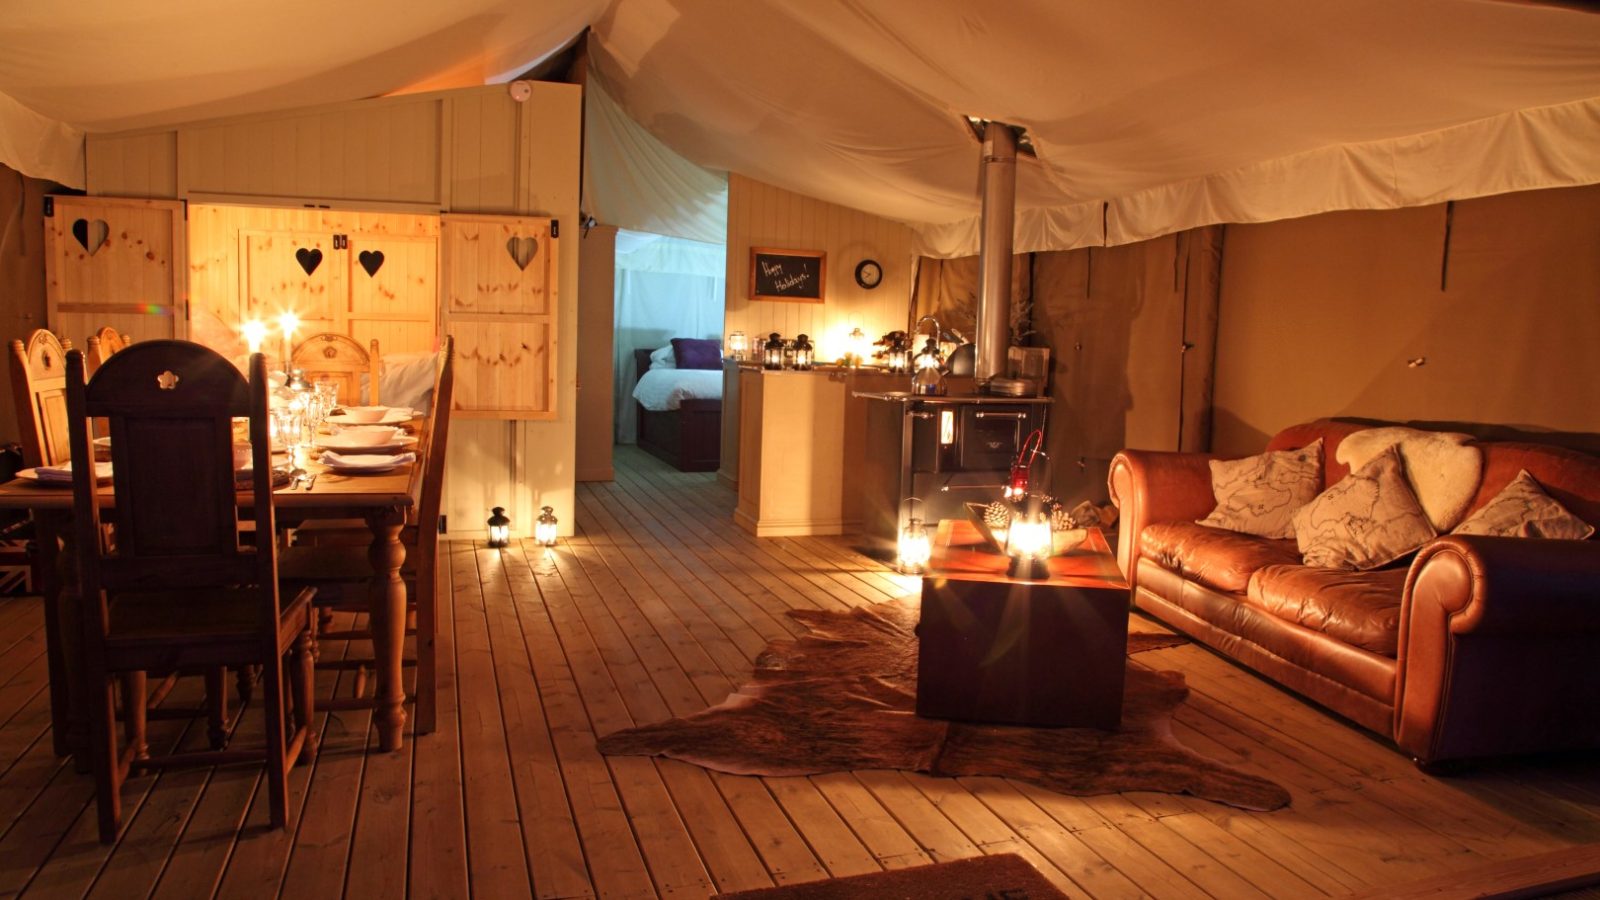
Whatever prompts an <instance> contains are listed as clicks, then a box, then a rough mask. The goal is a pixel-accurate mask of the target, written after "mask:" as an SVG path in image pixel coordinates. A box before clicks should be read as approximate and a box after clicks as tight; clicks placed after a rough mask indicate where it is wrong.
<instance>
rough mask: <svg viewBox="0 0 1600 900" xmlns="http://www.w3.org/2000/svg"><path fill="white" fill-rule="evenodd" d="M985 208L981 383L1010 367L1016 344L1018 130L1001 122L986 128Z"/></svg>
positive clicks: (977, 368) (981, 240) (981, 245)
mask: <svg viewBox="0 0 1600 900" xmlns="http://www.w3.org/2000/svg"><path fill="white" fill-rule="evenodd" d="M981 178H982V192H983V193H982V210H981V216H982V219H981V220H980V222H981V224H980V226H979V227H980V229H981V232H980V235H979V242H978V284H979V294H978V336H977V340H976V342H975V343H976V344H977V347H976V349H977V354H976V356H977V359H976V361H975V371H974V374H975V375H977V381H978V385H979V386H980V388H981V387H982V386H983V385H986V384H988V382H989V380H990V379H991V378H994V377H995V376H996V375H1004V374H1005V370H1006V350H1007V348H1008V347H1009V346H1010V345H1011V247H1012V227H1013V224H1014V223H1015V221H1016V205H1017V133H1016V131H1015V130H1014V129H1013V128H1012V127H1011V126H1010V125H1006V124H1004V123H1002V122H987V123H985V125H984V132H983V168H982V175H981Z"/></svg>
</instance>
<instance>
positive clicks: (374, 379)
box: [289, 331, 383, 406]
mask: <svg viewBox="0 0 1600 900" xmlns="http://www.w3.org/2000/svg"><path fill="white" fill-rule="evenodd" d="M378 361H379V357H378V339H377V338H373V339H372V342H371V344H369V345H368V349H366V350H363V349H361V345H360V344H358V343H356V341H355V339H354V338H350V337H346V336H345V335H342V334H334V333H333V332H331V331H325V332H322V333H321V334H313V335H312V336H310V337H308V338H306V339H305V340H303V341H301V342H300V343H299V344H296V345H295V348H294V351H293V352H292V353H290V354H289V365H290V366H291V367H292V368H296V369H302V370H304V371H305V376H306V380H307V381H309V382H311V383H313V384H315V383H316V382H318V381H332V382H334V383H335V384H337V385H339V402H340V403H341V404H345V405H348V406H360V405H362V404H363V403H366V404H368V405H371V406H377V405H378V404H379V403H382V402H383V401H382V400H380V399H379V396H378V395H379V391H378ZM363 375H365V376H367V384H368V386H369V387H368V391H367V396H366V398H365V399H363V398H362V396H361V376H363Z"/></svg>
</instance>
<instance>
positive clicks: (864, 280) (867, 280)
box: [856, 259, 883, 291]
mask: <svg viewBox="0 0 1600 900" xmlns="http://www.w3.org/2000/svg"><path fill="white" fill-rule="evenodd" d="M881 281H883V267H882V266H880V265H878V261H877V260H875V259H863V260H862V261H861V262H860V264H858V265H857V266H856V284H859V285H861V286H862V287H864V288H866V289H867V290H869V291H870V290H872V289H873V288H875V287H877V286H878V283H879V282H881Z"/></svg>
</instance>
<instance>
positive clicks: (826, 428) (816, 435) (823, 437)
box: [723, 369, 846, 537]
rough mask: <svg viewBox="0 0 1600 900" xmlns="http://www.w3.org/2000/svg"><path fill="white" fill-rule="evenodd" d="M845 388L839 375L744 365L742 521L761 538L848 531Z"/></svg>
mask: <svg viewBox="0 0 1600 900" xmlns="http://www.w3.org/2000/svg"><path fill="white" fill-rule="evenodd" d="M845 391H846V376H845V375H844V374H843V373H840V372H823V371H812V372H791V371H781V372H769V371H764V370H762V369H740V370H739V400H738V403H739V407H738V408H739V475H738V478H739V505H738V508H737V509H736V510H735V511H734V520H735V521H737V522H738V523H739V524H740V525H741V526H743V527H744V528H746V529H748V530H749V531H751V532H754V533H755V534H756V535H757V536H758V537H769V536H779V535H796V534H841V533H843V531H844V515H843V487H844V484H843V479H844V462H845V460H844V438H843V429H842V427H841V426H842V425H843V423H844V417H845V416H844V411H845ZM727 413H728V407H727V405H726V404H724V406H723V414H724V415H727Z"/></svg>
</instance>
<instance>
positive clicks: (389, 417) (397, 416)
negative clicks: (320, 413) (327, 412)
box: [325, 409, 417, 425]
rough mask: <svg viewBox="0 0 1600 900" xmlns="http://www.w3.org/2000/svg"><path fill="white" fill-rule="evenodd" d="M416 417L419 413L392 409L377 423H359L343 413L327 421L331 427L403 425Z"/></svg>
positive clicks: (330, 417) (332, 416)
mask: <svg viewBox="0 0 1600 900" xmlns="http://www.w3.org/2000/svg"><path fill="white" fill-rule="evenodd" d="M416 416H417V413H416V411H415V410H410V409H391V410H389V411H388V412H386V413H384V414H383V418H382V419H379V420H378V421H376V422H357V421H355V420H353V419H351V418H350V417H349V416H346V415H344V414H342V413H336V414H334V415H331V416H329V417H328V418H327V419H326V420H325V421H326V422H327V423H328V424H329V425H399V424H401V423H404V422H409V421H411V420H412V419H414V418H416Z"/></svg>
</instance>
